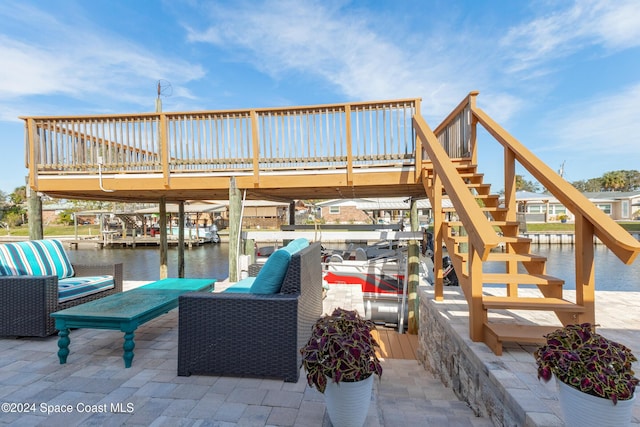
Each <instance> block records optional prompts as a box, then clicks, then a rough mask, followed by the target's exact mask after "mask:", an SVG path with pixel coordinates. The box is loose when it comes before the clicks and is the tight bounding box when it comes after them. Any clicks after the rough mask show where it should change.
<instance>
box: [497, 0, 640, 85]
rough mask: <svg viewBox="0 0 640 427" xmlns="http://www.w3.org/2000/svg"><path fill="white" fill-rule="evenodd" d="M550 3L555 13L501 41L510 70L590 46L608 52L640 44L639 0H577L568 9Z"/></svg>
mask: <svg viewBox="0 0 640 427" xmlns="http://www.w3.org/2000/svg"><path fill="white" fill-rule="evenodd" d="M550 4H551V5H553V8H554V9H553V12H552V13H549V14H547V15H545V16H543V17H540V18H537V19H534V20H532V21H530V22H527V23H524V24H522V25H520V26H515V27H512V28H511V29H509V31H508V32H507V35H506V36H505V37H504V38H503V39H502V40H501V42H500V45H501V47H502V48H503V49H508V50H509V52H511V53H510V55H509V56H510V57H509V58H508V60H507V62H508V63H509V71H511V72H519V71H525V70H530V69H535V68H536V67H540V66H544V65H545V64H548V63H549V62H550V61H552V60H554V59H557V58H563V57H566V56H569V55H572V54H574V53H576V52H579V51H581V50H583V49H584V48H587V47H593V46H600V47H602V48H603V49H604V51H605V53H606V52H608V51H617V50H621V49H626V48H630V47H637V46H640V25H638V22H640V2H638V1H637V0H616V1H609V0H576V1H575V2H574V3H573V5H572V6H571V7H569V8H567V9H565V10H558V9H556V8H557V6H558V5H559V3H557V2H551V3H550ZM560 4H562V3H560ZM537 72H538V73H540V72H541V71H540V70H538V71H537Z"/></svg>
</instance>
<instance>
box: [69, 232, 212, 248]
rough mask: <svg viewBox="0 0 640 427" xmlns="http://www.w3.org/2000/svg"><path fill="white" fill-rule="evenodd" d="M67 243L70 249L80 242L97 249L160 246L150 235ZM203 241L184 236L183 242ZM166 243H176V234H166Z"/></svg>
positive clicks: (97, 238)
mask: <svg viewBox="0 0 640 427" xmlns="http://www.w3.org/2000/svg"><path fill="white" fill-rule="evenodd" d="M64 242H65V243H66V244H68V245H69V248H71V249H78V245H80V244H90V245H94V246H95V247H96V248H99V249H107V248H135V247H138V246H160V237H159V236H158V237H150V236H136V237H132V236H126V237H121V236H115V237H114V236H113V235H109V236H108V237H104V238H102V239H101V238H100V237H90V238H85V239H81V238H78V239H65V241H64ZM204 243H206V242H205V240H204V239H202V238H196V237H193V238H189V237H188V236H185V238H184V244H185V246H188V247H193V246H200V245H203V244H204ZM167 244H169V245H177V244H178V236H176V235H171V234H170V235H168V236H167Z"/></svg>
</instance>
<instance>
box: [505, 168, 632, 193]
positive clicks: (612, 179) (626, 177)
mask: <svg viewBox="0 0 640 427" xmlns="http://www.w3.org/2000/svg"><path fill="white" fill-rule="evenodd" d="M570 184H571V185H573V186H574V187H575V188H577V189H578V190H579V191H581V192H583V193H584V192H590V193H595V192H599V191H637V190H640V171H637V170H617V171H610V172H606V173H604V174H603V175H602V176H601V177H599V178H590V179H586V180H579V181H573V182H570ZM516 190H518V191H531V192H533V193H537V192H539V191H541V190H544V189H543V188H542V186H541V185H540V183H538V182H536V181H528V180H526V179H524V177H523V176H522V175H516Z"/></svg>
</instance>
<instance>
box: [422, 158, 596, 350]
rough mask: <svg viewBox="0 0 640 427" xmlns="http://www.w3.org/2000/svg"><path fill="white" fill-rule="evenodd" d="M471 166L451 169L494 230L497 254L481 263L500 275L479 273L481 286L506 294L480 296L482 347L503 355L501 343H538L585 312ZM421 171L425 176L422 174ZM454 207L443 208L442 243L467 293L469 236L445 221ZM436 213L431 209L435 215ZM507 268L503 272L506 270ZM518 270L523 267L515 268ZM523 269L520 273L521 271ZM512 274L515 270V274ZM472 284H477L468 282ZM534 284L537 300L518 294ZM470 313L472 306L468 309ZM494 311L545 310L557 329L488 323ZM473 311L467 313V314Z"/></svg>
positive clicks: (454, 222) (460, 225)
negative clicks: (499, 267)
mask: <svg viewBox="0 0 640 427" xmlns="http://www.w3.org/2000/svg"><path fill="white" fill-rule="evenodd" d="M476 169H477V167H476V166H475V165H471V164H467V165H466V166H463V165H462V164H457V165H456V171H457V172H458V174H459V176H460V178H462V180H463V181H464V183H465V184H466V187H467V189H468V190H469V192H470V193H471V195H472V196H473V197H474V198H475V200H476V202H477V203H478V206H479V207H480V209H481V211H482V212H484V213H485V215H487V217H488V218H490V224H491V225H492V226H493V227H494V230H495V231H496V234H497V235H498V236H499V238H498V240H499V242H500V246H499V247H500V249H501V251H500V250H494V251H492V252H490V253H489V255H488V256H487V258H486V260H485V261H483V267H484V264H485V263H503V264H504V265H505V270H506V271H508V272H505V273H485V272H484V269H483V272H482V274H481V276H482V277H481V283H482V285H483V286H484V285H489V284H490V285H494V286H495V285H505V287H506V294H507V295H506V296H495V295H486V292H483V293H482V294H483V295H482V304H481V309H482V313H481V315H482V319H484V321H483V322H482V338H481V340H482V341H484V342H485V343H486V344H487V346H489V347H490V348H491V349H492V350H493V352H494V353H495V354H497V355H500V354H502V344H503V343H504V342H518V343H543V342H544V335H545V334H547V333H549V332H551V331H553V330H555V329H557V328H558V327H560V326H562V325H563V323H565V322H566V321H567V319H578V318H579V315H580V314H582V313H584V312H585V308H584V307H583V306H580V305H577V304H575V303H573V302H571V301H568V300H566V299H564V298H562V288H563V285H564V280H562V279H560V278H557V277H553V276H550V275H548V274H546V263H547V259H546V258H545V257H542V256H539V255H536V254H534V253H532V252H531V240H530V239H527V238H523V237H520V236H519V235H518V234H519V223H518V222H517V221H513V220H509V218H515V215H514V214H513V213H512V212H509V210H508V208H507V207H504V206H500V203H499V196H498V195H495V194H491V186H490V185H489V184H484V182H483V175H482V174H479V173H477V171H476ZM425 172H427V173H428V172H430V171H429V170H425ZM427 182H430V183H433V182H434V181H433V179H432V177H430V176H429V177H428V179H427ZM433 191H435V190H434V189H433V187H431V194H429V189H428V188H427V196H428V197H429V199H430V200H431V201H432V205H433V195H434V194H433ZM455 212H456V208H442V209H441V211H440V214H441V215H442V218H443V220H442V227H443V230H442V233H441V235H442V236H443V237H442V240H443V242H444V244H445V246H446V248H447V252H448V255H449V256H450V258H451V260H452V262H453V265H454V268H455V270H456V274H457V276H458V280H459V281H460V287H461V289H462V290H463V292H470V289H471V286H472V285H471V280H472V278H471V277H469V272H468V269H469V268H468V258H469V254H468V251H467V247H466V244H468V242H469V237H468V236H467V235H466V232H465V231H464V224H463V223H462V222H461V221H460V220H457V219H453V220H450V219H447V218H448V217H450V216H451V215H453V214H455ZM435 214H437V213H436V212H435V211H434V215H435ZM507 265H508V266H509V268H507V267H506V266H507ZM519 267H523V268H519ZM523 270H524V272H522V271H523ZM516 271H517V272H516ZM473 280H474V281H475V280H478V279H477V278H473ZM525 285H528V286H531V285H534V286H536V287H537V288H538V289H539V290H540V293H541V296H540V297H531V296H527V297H521V296H519V295H518V288H519V287H520V286H525ZM465 297H466V298H467V301H469V302H470V301H471V299H470V298H471V297H470V295H465ZM470 309H471V307H470ZM495 310H537V311H549V312H553V313H555V314H556V316H557V317H558V325H557V326H539V325H531V324H521V323H509V324H507V323H500V322H496V321H495V320H494V319H492V316H491V315H490V313H491V312H492V311H495ZM471 315H473V313H471V312H470V316H471Z"/></svg>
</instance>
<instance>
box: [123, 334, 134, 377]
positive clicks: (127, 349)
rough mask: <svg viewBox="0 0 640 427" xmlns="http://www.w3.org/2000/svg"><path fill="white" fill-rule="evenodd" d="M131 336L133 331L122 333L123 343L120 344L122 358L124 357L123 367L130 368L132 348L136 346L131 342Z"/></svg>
mask: <svg viewBox="0 0 640 427" xmlns="http://www.w3.org/2000/svg"><path fill="white" fill-rule="evenodd" d="M133 336H134V331H130V332H125V333H124V344H123V346H122V348H123V349H124V355H123V356H122V358H123V359H124V367H125V368H130V367H131V362H132V361H133V349H134V348H135V346H136V343H134V342H133Z"/></svg>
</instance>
